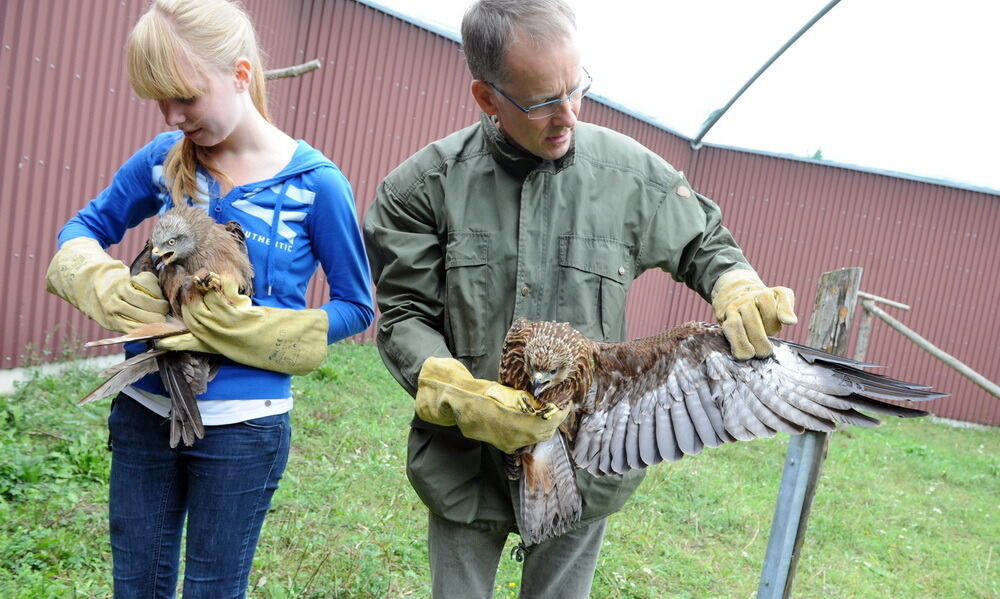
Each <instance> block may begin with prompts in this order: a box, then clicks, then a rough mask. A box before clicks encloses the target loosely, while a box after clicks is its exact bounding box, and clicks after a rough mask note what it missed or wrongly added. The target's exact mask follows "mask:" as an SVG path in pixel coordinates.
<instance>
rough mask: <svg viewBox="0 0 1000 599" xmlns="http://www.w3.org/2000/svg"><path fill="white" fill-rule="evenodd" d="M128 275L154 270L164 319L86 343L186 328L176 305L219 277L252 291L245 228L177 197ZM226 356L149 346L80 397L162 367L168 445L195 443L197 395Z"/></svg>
mask: <svg viewBox="0 0 1000 599" xmlns="http://www.w3.org/2000/svg"><path fill="white" fill-rule="evenodd" d="M131 271H132V275H136V274H138V273H140V272H143V271H149V272H153V273H155V274H156V275H157V278H158V280H159V284H160V289H161V290H162V291H163V297H164V298H166V300H167V302H168V303H169V304H170V310H169V312H168V313H167V320H166V322H164V323H157V324H151V325H146V326H142V327H139V328H137V329H135V330H134V331H132V332H131V333H128V334H126V335H122V336H119V337H112V338H109V339H102V340H100V341H94V342H90V343H88V344H86V345H87V347H95V346H100V345H109V344H115V343H125V342H128V341H140V340H153V339H158V338H163V337H167V336H171V335H178V334H182V333H186V332H188V331H187V327H185V326H184V322H183V321H182V320H181V308H182V306H184V305H185V304H187V303H188V302H189V301H191V299H192V298H194V297H195V296H196V295H197V296H200V295H202V294H204V293H206V292H207V291H209V290H213V289H214V290H217V291H220V292H221V291H222V280H224V279H225V280H233V281H236V282H237V286H238V289H239V292H240V293H241V294H243V295H249V296H252V295H253V266H252V265H251V264H250V259H249V257H248V255H247V248H246V240H245V238H244V235H243V229H242V228H241V227H240V225H239V223H237V222H236V221H230V222H228V223H226V224H225V225H223V224H220V223H216V222H215V221H214V220H213V219H212V217H210V216H209V215H208V213H207V212H206V211H205V210H204V209H202V208H199V207H197V206H187V205H177V206H175V207H174V208H171V209H170V210H168V211H167V212H164V213H163V214H162V215H161V216H160V217H159V219H158V220H157V222H156V224H155V225H154V226H153V231H152V234H151V235H150V238H149V240H148V241H147V242H146V246H145V248H143V250H142V252H140V254H139V255H138V256H137V257H136V259H135V260H134V261H133V262H132V266H131ZM222 360H223V357H222V356H220V355H219V354H214V353H203V352H195V351H168V350H163V349H155V348H153V347H151V348H150V349H149V350H148V351H146V352H144V353H141V354H138V355H136V356H133V357H132V358H130V359H128V360H126V361H125V362H122V363H121V364H117V365H115V366H112V367H111V368H109V369H107V370H105V371H104V372H102V373H101V374H102V376H106V377H109V378H108V380H107V381H105V382H104V383H102V384H101V386H99V387H98V388H97V389H95V390H94V391H92V392H91V393H89V394H88V395H87V396H86V397H84V398H83V399H82V400H80V401H79V402H78V403H79V405H83V404H85V403H88V402H90V401H93V400H95V399H100V398H101V397H106V396H108V395H114V394H117V393H118V392H119V391H121V390H122V389H124V388H125V387H126V386H128V385H131V384H132V383H134V382H135V381H137V380H139V379H140V378H142V377H144V376H146V375H147V374H150V373H152V372H157V371H159V373H160V378H161V380H162V381H163V386H164V387H166V389H167V391H168V393H169V395H170V446H171V447H176V446H177V444H178V442H183V443H184V444H185V445H193V444H194V442H195V439H200V438H202V437H204V435H205V429H204V426H203V425H202V422H201V414H200V412H199V411H198V405H197V402H196V400H195V398H196V397H197V396H198V395H199V394H201V393H204V392H205V389H206V388H207V386H208V383H209V381H211V380H212V379H213V378H214V377H215V375H216V373H217V372H218V369H219V365H220V364H221V363H222Z"/></svg>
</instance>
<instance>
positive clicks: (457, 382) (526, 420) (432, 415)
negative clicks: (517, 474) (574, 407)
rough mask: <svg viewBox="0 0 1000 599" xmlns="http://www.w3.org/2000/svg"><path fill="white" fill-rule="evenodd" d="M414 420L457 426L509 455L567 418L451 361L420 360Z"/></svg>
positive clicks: (551, 431)
mask: <svg viewBox="0 0 1000 599" xmlns="http://www.w3.org/2000/svg"><path fill="white" fill-rule="evenodd" d="M416 411H417V416H419V417H420V418H421V419H423V420H425V421H427V422H431V423H434V424H440V425H443V426H455V425H457V426H458V428H459V430H461V431H462V434H463V435H465V436H466V437H469V438H470V439H477V440H479V441H484V442H486V443H489V444H490V445H493V446H494V447H496V448H497V449H499V450H500V451H503V452H506V453H513V452H514V451H516V450H517V449H520V448H521V447H525V446H528V445H534V444H535V443H538V442H541V441H545V440H547V439H549V438H551V437H552V435H553V434H554V433H555V431H556V429H557V428H558V427H559V425H560V424H561V423H562V421H563V420H564V419H565V418H566V415H567V414H569V410H568V409H565V410H560V409H558V408H556V407H555V406H554V405H552V404H549V405H548V406H546V407H544V408H542V409H536V407H535V399H534V398H533V397H532V396H531V394H529V393H526V392H524V391H519V390H517V389H513V388H511V387H506V386H504V385H501V384H500V383H496V382H493V381H487V380H483V379H477V378H474V377H473V376H472V374H471V373H470V372H469V370H468V369H467V368H466V367H465V366H464V365H463V364H462V363H461V362H459V361H458V360H456V359H454V358H435V357H430V358H427V359H426V360H424V364H423V366H422V367H421V369H420V376H419V377H418V382H417V397H416Z"/></svg>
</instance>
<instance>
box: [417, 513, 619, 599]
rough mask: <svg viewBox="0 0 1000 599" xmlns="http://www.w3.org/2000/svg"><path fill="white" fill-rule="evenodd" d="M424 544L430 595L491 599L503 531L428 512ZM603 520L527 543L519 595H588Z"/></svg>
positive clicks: (581, 598)
mask: <svg viewBox="0 0 1000 599" xmlns="http://www.w3.org/2000/svg"><path fill="white" fill-rule="evenodd" d="M428 514H429V517H428V526H427V546H428V553H429V554H430V562H431V585H432V587H433V597H434V599H490V598H491V597H493V585H494V582H495V580H496V574H497V565H498V564H499V563H500V554H501V553H502V552H503V548H504V543H506V541H507V532H505V531H482V530H477V529H474V528H471V527H469V526H464V525H462V524H457V523H455V522H451V521H449V520H445V519H444V518H440V517H438V516H436V515H434V514H433V513H431V512H428ZM606 524H607V519H601V520H598V521H597V522H594V523H593V524H591V525H589V526H585V527H583V528H578V529H576V530H573V531H571V532H568V533H566V534H564V535H560V536H558V537H555V538H552V539H549V540H548V541H545V542H543V543H539V544H538V545H534V546H532V547H529V548H528V549H527V551H526V553H525V555H524V566H523V568H522V570H521V595H520V597H521V599H586V597H589V596H590V585H591V583H592V582H593V580H594V569H595V568H596V567H597V554H598V553H600V551H601V541H602V540H603V539H604V527H605V525H606Z"/></svg>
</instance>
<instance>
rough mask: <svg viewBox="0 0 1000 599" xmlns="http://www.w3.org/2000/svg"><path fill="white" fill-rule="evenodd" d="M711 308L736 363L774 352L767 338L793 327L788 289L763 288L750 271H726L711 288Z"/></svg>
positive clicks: (792, 295) (792, 303)
mask: <svg viewBox="0 0 1000 599" xmlns="http://www.w3.org/2000/svg"><path fill="white" fill-rule="evenodd" d="M712 308H713V309H714V310H715V317H716V318H717V319H718V320H719V322H720V323H721V324H722V332H723V333H725V335H726V339H728V340H729V345H730V346H731V348H732V352H733V356H734V357H735V358H736V359H738V360H749V359H750V358H753V357H758V358H765V357H767V356H770V355H771V354H772V353H774V348H773V347H771V342H770V341H768V339H767V336H768V335H774V334H777V332H778V331H780V330H781V326H782V325H785V324H795V323H796V322H798V321H799V319H798V318H797V317H796V316H795V293H794V292H792V290H791V289H789V288H788V287H767V286H765V285H764V283H763V282H761V280H760V277H758V276H757V273H755V272H754V271H752V270H745V269H740V270H730V271H728V272H726V273H723V275H722V276H721V277H719V279H718V280H717V281H716V282H715V285H714V286H713V287H712Z"/></svg>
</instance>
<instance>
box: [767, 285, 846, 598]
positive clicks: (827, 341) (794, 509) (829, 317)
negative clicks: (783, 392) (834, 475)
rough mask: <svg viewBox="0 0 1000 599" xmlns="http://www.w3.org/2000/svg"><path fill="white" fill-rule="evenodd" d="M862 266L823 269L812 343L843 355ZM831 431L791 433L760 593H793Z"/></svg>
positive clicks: (811, 330) (771, 595)
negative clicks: (828, 270) (824, 271)
mask: <svg viewBox="0 0 1000 599" xmlns="http://www.w3.org/2000/svg"><path fill="white" fill-rule="evenodd" d="M861 273H862V269H861V268H860V267H853V268H844V269H841V270H836V271H832V272H827V273H824V274H823V276H821V277H820V280H819V285H818V287H817V289H816V301H815V303H814V304H813V314H812V319H811V320H810V322H809V341H808V344H809V345H811V346H813V347H817V348H819V349H822V350H824V351H828V352H830V353H833V354H837V355H840V356H843V355H845V354H846V353H847V344H848V341H849V340H850V332H851V331H850V328H851V317H852V315H853V311H854V306H855V304H856V303H857V296H858V288H859V286H860V284H861ZM828 438H829V436H828V435H827V434H826V433H817V432H812V431H807V432H805V433H803V434H801V435H796V436H794V437H792V438H791V440H790V441H789V443H788V454H787V455H786V457H785V469H784V472H783V473H782V475H781V486H780V487H779V489H778V501H777V504H776V505H775V508H774V519H773V520H772V522H771V537H770V539H769V540H768V543H767V553H766V554H765V555H764V566H763V571H762V572H761V577H760V584H759V585H758V587H757V597H758V599H776V598H778V597H782V598H787V597H789V596H791V591H792V581H793V579H794V578H795V568H796V565H797V564H798V559H799V554H800V553H799V552H800V549H801V547H802V540H803V538H804V537H805V531H806V520H807V519H808V517H809V510H810V508H811V507H812V499H813V496H814V495H815V493H816V485H817V483H818V482H819V475H820V472H821V471H822V468H823V460H824V459H826V448H827V440H828Z"/></svg>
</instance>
